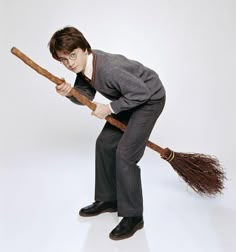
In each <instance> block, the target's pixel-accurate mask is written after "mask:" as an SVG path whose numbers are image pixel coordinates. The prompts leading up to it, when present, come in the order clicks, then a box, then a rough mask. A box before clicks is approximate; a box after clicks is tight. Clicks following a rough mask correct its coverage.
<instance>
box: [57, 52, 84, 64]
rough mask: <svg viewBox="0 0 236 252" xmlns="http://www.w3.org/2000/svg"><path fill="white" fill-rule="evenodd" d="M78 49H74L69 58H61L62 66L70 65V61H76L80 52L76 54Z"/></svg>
mask: <svg viewBox="0 0 236 252" xmlns="http://www.w3.org/2000/svg"><path fill="white" fill-rule="evenodd" d="M75 50H76V49H74V50H73V51H72V52H71V53H70V54H69V55H68V58H60V59H59V61H60V63H61V64H63V65H68V64H69V60H73V61H74V60H76V59H77V56H78V53H79V51H77V52H75Z"/></svg>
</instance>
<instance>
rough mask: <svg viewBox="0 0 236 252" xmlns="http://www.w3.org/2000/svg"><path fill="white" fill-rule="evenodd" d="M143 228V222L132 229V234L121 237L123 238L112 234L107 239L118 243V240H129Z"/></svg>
mask: <svg viewBox="0 0 236 252" xmlns="http://www.w3.org/2000/svg"><path fill="white" fill-rule="evenodd" d="M143 227H144V222H143V221H142V222H140V223H138V224H137V225H136V227H135V228H134V230H133V232H132V233H130V234H127V235H123V236H114V235H112V234H110V235H109V238H110V239H112V240H114V241H119V240H124V239H127V238H130V237H131V236H133V235H134V234H135V233H136V232H137V231H138V230H139V229H142V228H143Z"/></svg>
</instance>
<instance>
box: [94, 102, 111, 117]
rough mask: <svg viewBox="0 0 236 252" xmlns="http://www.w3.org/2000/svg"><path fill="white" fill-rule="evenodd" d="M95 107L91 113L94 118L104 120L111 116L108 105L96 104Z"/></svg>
mask: <svg viewBox="0 0 236 252" xmlns="http://www.w3.org/2000/svg"><path fill="white" fill-rule="evenodd" d="M94 103H95V102H94ZM96 105H97V107H96V109H95V110H94V111H93V112H92V113H91V114H92V115H94V116H96V117H98V118H100V119H105V118H106V117H107V116H108V115H110V114H111V110H110V108H109V105H108V104H101V103H96Z"/></svg>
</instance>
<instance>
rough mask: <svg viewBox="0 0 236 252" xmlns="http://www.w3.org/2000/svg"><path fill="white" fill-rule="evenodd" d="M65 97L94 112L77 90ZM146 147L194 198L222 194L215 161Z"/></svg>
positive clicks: (29, 62)
mask: <svg viewBox="0 0 236 252" xmlns="http://www.w3.org/2000/svg"><path fill="white" fill-rule="evenodd" d="M11 52H12V53H13V54H14V55H15V56H17V57H18V58H20V59H21V60H22V61H23V62H24V63H25V64H27V65H28V66H30V67H31V68H33V69H34V70H35V71H37V72H38V73H39V74H41V75H43V76H45V77H46V78H48V79H49V80H50V81H52V82H54V83H55V84H57V85H60V84H62V83H63V82H64V80H62V79H59V78H58V77H56V76H54V75H52V74H51V73H49V72H48V71H47V70H46V69H44V68H42V67H40V66H39V65H37V64H36V63H35V62H34V61H33V60H31V59H30V58H29V57H27V56H26V55H25V54H23V53H22V52H21V51H20V50H18V49H17V48H15V47H13V48H12V49H11ZM69 95H71V96H73V97H75V98H76V99H77V100H78V101H79V102H80V103H82V104H84V105H86V106H87V107H89V108H90V109H91V110H93V111H94V110H95V109H96V104H94V103H92V102H91V101H90V100H89V99H88V98H87V97H85V96H83V95H82V94H80V93H79V91H78V90H76V89H74V88H72V90H71V91H70V93H69ZM105 119H106V120H107V121H108V122H109V123H110V124H112V125H114V126H116V127H117V128H119V129H121V130H122V131H124V130H125V128H126V126H125V125H124V124H123V123H121V122H120V121H118V120H116V119H115V118H113V117H112V116H107V117H106V118H105ZM147 146H148V147H149V148H151V149H153V150H154V151H156V152H158V153H159V154H160V156H161V158H163V159H164V160H166V161H167V162H169V164H170V165H171V166H172V167H173V169H174V170H175V171H176V172H177V173H178V175H179V176H180V177H181V178H182V179H183V180H184V181H185V182H186V183H187V184H188V185H189V186H190V187H191V188H192V189H193V190H194V191H195V192H197V193H198V194H200V195H202V196H203V195H206V196H215V195H216V194H218V193H222V191H223V189H224V180H225V179H226V177H225V173H224V170H223V168H222V167H221V165H220V163H219V160H218V159H217V158H216V157H213V156H210V155H205V154H199V153H182V152H174V151H172V150H171V149H169V148H161V147H160V146H158V145H157V144H155V143H153V142H151V141H148V142H147Z"/></svg>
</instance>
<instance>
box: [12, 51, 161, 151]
mask: <svg viewBox="0 0 236 252" xmlns="http://www.w3.org/2000/svg"><path fill="white" fill-rule="evenodd" d="M11 52H12V53H13V54H14V55H15V56H17V57H18V58H19V59H21V60H22V61H23V62H24V63H25V64H26V65H28V66H29V67H31V68H33V69H34V70H35V71H36V72H38V73H39V74H41V75H43V76H44V77H46V78H48V79H49V80H50V81H52V82H54V83H55V84H56V85H60V84H62V83H63V82H64V80H62V79H60V78H58V77H56V76H55V75H53V74H51V73H50V72H48V71H47V70H46V69H44V68H42V67H41V66H39V65H38V64H36V63H35V62H34V61H33V60H31V59H30V58H29V57H28V56H26V55H25V54H24V53H22V52H21V51H20V50H19V49H17V48H16V47H12V49H11ZM69 95H71V96H73V97H75V98H76V99H77V100H78V101H79V102H80V103H82V104H83V105H86V106H87V107H89V108H90V109H91V110H93V111H94V110H95V109H96V104H94V103H92V102H91V101H90V100H89V99H88V98H87V97H86V96H84V95H82V94H80V92H79V91H78V90H76V89H75V88H72V89H71V91H70V93H69ZM105 119H106V120H107V121H108V122H109V123H110V124H112V125H114V126H115V127H117V128H119V129H120V130H122V131H124V130H125V129H126V125H124V124H123V123H121V122H120V121H118V120H117V119H115V118H113V117H112V116H107V117H106V118H105ZM147 146H148V147H149V148H151V149H153V150H155V151H157V152H158V153H160V154H161V156H162V155H165V153H166V149H163V148H161V147H160V146H158V145H157V144H154V143H153V142H151V141H148V142H147Z"/></svg>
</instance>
